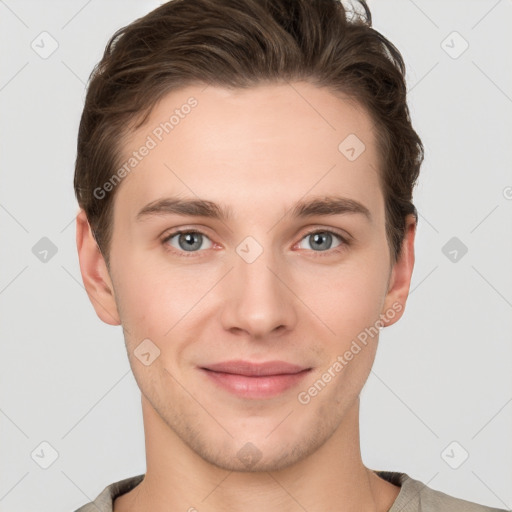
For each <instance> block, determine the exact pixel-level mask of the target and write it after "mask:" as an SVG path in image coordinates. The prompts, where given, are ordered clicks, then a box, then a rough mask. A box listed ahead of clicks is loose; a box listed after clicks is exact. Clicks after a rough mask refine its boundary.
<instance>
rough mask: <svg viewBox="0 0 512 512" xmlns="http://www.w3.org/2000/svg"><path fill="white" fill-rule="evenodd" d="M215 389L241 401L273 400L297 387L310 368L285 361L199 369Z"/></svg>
mask: <svg viewBox="0 0 512 512" xmlns="http://www.w3.org/2000/svg"><path fill="white" fill-rule="evenodd" d="M198 369H199V370H200V371H201V372H203V374H204V375H205V376H206V378H208V379H209V380H210V381H211V382H213V383H215V384H216V385H217V386H218V387H220V388H222V389H224V390H226V391H228V392H230V393H231V394H234V395H237V396H239V397H242V398H252V399H264V398H272V397H274V396H277V395H279V394H281V393H284V392H285V391H287V390H289V389H291V388H293V387H295V386H297V385H298V384H299V382H300V381H302V380H303V379H304V377H305V376H306V375H307V374H309V373H310V371H311V370H312V368H307V367H304V366H299V365H295V364H291V363H287V362H285V361H268V362H264V363H251V362H249V361H241V360H236V361H225V362H222V363H216V364H211V365H208V366H204V367H198Z"/></svg>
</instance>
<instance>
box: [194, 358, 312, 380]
mask: <svg viewBox="0 0 512 512" xmlns="http://www.w3.org/2000/svg"><path fill="white" fill-rule="evenodd" d="M202 368H203V369H205V370H210V371H214V372H220V373H233V374H236V375H246V376H248V377H251V376H266V375H285V374H294V373H299V372H302V371H304V370H309V368H306V367H303V366H298V365H296V364H291V363H287V362H286V361H266V362H263V363H251V362H250V361H242V360H232V361H224V362H221V363H215V364H209V365H208V366H203V367H202Z"/></svg>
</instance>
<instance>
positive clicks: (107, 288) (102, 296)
mask: <svg viewBox="0 0 512 512" xmlns="http://www.w3.org/2000/svg"><path fill="white" fill-rule="evenodd" d="M76 247H77V249H78V259H79V261H80V272H81V274H82V280H83V282H84V286H85V290H86V292H87V295H88V296H89V300H90V301H91V303H92V305H93V306H94V309H95V311H96V314H97V315H98V316H99V317H100V319H101V320H103V321H104V322H105V323H107V324H110V325H120V323H121V321H120V319H119V313H118V311H117V305H116V301H115V296H114V287H113V286H112V281H111V280H110V275H109V273H108V269H107V265H106V263H105V259H104V258H103V254H101V251H100V249H99V247H98V244H97V242H96V239H95V238H94V235H93V234H92V230H91V226H90V225H89V221H88V220H87V216H86V214H85V212H84V210H82V209H80V211H79V212H78V215H77V216H76Z"/></svg>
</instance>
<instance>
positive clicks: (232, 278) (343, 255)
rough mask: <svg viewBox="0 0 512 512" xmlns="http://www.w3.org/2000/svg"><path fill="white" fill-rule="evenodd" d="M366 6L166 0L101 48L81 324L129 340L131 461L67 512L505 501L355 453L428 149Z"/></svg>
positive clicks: (400, 507)
mask: <svg viewBox="0 0 512 512" xmlns="http://www.w3.org/2000/svg"><path fill="white" fill-rule="evenodd" d="M361 6H362V8H363V12H360V13H348V12H346V11H345V9H344V7H343V5H342V4H341V3H339V2H337V1H336V0H267V1H265V0H173V1H171V2H168V3H166V4H164V5H162V6H161V7H159V8H158V9H156V10H155V11H153V12H151V13H149V14H148V15H147V16H145V17H143V18H141V19H139V20H137V21H135V22H134V23H132V24H131V25H129V26H127V27H125V28H123V29H121V30H120V31H118V32H117V33H116V34H115V35H114V37H113V38H112V40H111V41H110V43H109V45H108V46H107V49H106V51H105V54H104V56H103V59H102V61H101V62H100V63H99V65H98V66H97V68H96V69H95V72H94V74H93V77H92V79H91V82H90V84H89V87H88V93H87V98H86V104H85V107H84V112H83V116H82V121H81V125H80V132H79V137H78V154H77V162H76V172H75V190H76V194H77V198H78V202H79V205H80V208H81V209H80V212H79V214H78V216H77V246H78V253H79V259H80V268H81V272H82V277H83V281H84V284H85V287H86V290H87V292H88V295H89V297H90V299H91V302H92V304H93V306H94V308H95V310H96V312H97V314H98V316H99V317H100V318H101V319H102V320H103V321H104V322H106V323H108V324H112V325H122V328H123V331H124V335H125V341H126V347H127V353H128V357H129V361H130V365H131V368H132V370H133V372H134V376H135V378H136V381H137V383H138V385H139V387H140V389H141V396H142V412H143V420H144V427H145V439H146V457H147V471H146V473H145V474H143V475H138V476H135V477H133V478H129V479H125V480H122V481H119V482H116V483H114V484H112V485H110V486H108V487H107V488H106V489H105V490H104V491H103V492H102V493H101V494H100V496H98V498H97V499H96V500H95V501H94V503H90V504H87V505H84V506H83V507H82V508H80V509H79V510H80V511H81V512H86V511H92V510H100V511H112V510H113V511H115V512H127V511H135V510H137V511H141V510H151V511H154V512H159V511H164V510H165V511H170V510H172V511H175V510H183V511H190V512H192V511H196V510H197V511H199V512H217V511H236V510H241V509H243V510H246V511H249V512H250V511H256V510H258V511H260V510H262V509H264V510H267V511H268V512H272V511H274V510H279V511H280V512H283V511H290V512H291V511H296V510H297V511H298V510H307V511H310V512H311V511H316V510H333V511H334V510H336V511H355V510H364V511H378V512H384V511H392V512H398V511H404V512H409V511H420V510H421V511H423V512H425V511H434V510H436V511H439V510H450V511H462V510H464V511H475V512H476V511H490V510H498V509H491V508H488V507H485V506H482V505H477V504H474V503H470V502H468V501H464V500H461V499H457V498H454V497H450V496H447V495H446V494H443V493H440V492H437V491H435V490H433V489H430V488H428V487H427V486H425V485H424V484H422V483H421V482H419V481H417V480H414V479H412V478H410V477H409V476H408V475H407V474H405V473H397V472H385V471H374V470H371V469H369V468H366V467H365V466H364V464H363V462H362V460H361V454H360V441H359V394H360V392H361V390H362V388H363V386H364V384H365V382H366V379H367V377H368V375H369V372H370V370H371V367H372V364H373V361H374V358H375V354H376V349H377V342H378V333H379V330H380V329H382V328H383V327H385V326H388V325H391V324H393V323H395V322H396V321H397V320H398V319H399V318H400V317H401V315H402V314H403V312H404V308H405V304H406V300H407V296H408V292H409V285H410V280H411V274H412V271H413V266H414V237H415V231H416V222H417V215H416V210H415V207H414V205H413V203H412V189H413V187H414V184H415V182H416V179H417V177H418V173H419V169H420V165H421V163H422V160H423V146H422V143H421V141H420V139H419V137H418V135H417V134H416V132H415V131H414V129H413V128H412V126H411V123H410V118H409V112H408V108H407V104H406V94H405V92H406V91H405V81H404V73H405V69H404V64H403V60H402V58H401V56H400V54H399V52H398V50H397V49H396V48H395V47H394V46H393V45H392V44H391V43H390V42H389V41H387V40H386V39H385V38H384V37H383V36H382V35H380V34H379V33H378V32H376V31H374V30H373V29H372V28H371V16H370V12H369V10H368V7H367V6H366V4H365V3H364V2H361ZM351 14H354V16H351Z"/></svg>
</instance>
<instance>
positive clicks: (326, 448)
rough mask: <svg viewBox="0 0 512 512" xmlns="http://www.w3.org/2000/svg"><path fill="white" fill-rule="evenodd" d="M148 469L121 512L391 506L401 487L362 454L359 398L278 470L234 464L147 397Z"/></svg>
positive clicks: (287, 511)
mask: <svg viewBox="0 0 512 512" xmlns="http://www.w3.org/2000/svg"><path fill="white" fill-rule="evenodd" d="M142 410H143V418H144V429H145V439H146V463H147V470H146V475H145V477H144V480H143V481H142V482H141V483H140V484H139V485H138V486H137V487H135V488H134V489H133V490H132V491H130V492H129V493H127V494H124V495H122V496H120V497H119V498H117V499H116V500H115V503H114V512H128V511H130V512H131V511H135V510H152V511H153V512H160V511H162V512H163V511H166V512H167V511H169V510H183V511H189V512H196V511H197V512H220V511H222V512H234V511H238V510H242V509H243V510H244V511H246V512H260V511H261V510H265V512H295V511H298V510H336V511H340V512H344V511H347V512H348V511H355V510H365V511H368V512H372V511H374V512H386V511H387V510H389V508H390V507H391V506H392V504H393V502H394V501H395V499H396V497H397V495H398V493H399V491H400V488H399V487H396V486H394V485H392V484H390V483H389V482H386V481H385V480H383V479H381V478H380V477H378V476H377V475H376V474H375V473H374V472H373V471H371V470H370V469H368V468H366V467H365V466H364V465H363V463H362V460H361V453H360V445H359V401H356V402H355V403H354V406H353V407H352V408H351V409H350V410H349V411H348V412H347V415H346V417H345V418H344V420H343V422H342V424H341V425H340V426H339V428H338V429H337V430H336V431H335V433H334V434H333V435H332V436H331V437H330V438H329V439H328V440H327V442H325V443H324V444H323V445H322V446H320V447H319V448H318V449H317V450H316V451H315V452H314V453H313V454H311V455H309V456H308V457H306V458H304V459H302V460H301V461H300V462H298V463H296V464H293V465H291V466H288V467H286V468H284V469H281V470H278V471H265V472H255V471H246V472H237V471H227V470H225V469H222V468H220V467H218V466H214V465H212V464H210V463H209V462H207V461H205V460H204V459H203V458H201V457H200V456H199V455H197V454H196V453H195V452H194V451H193V450H191V449H190V448H189V447H188V446H187V445H186V444H184V443H183V442H182V441H181V439H180V438H179V437H178V436H177V435H176V434H175V432H174V431H173V430H171V429H170V428H169V427H168V425H167V424H166V423H165V422H164V421H163V420H162V419H161V417H160V416H159V415H158V413H157V412H156V411H155V410H154V409H153V408H152V406H151V405H150V404H149V402H147V400H146V399H145V398H144V397H142Z"/></svg>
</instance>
